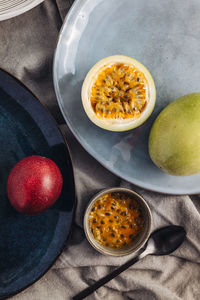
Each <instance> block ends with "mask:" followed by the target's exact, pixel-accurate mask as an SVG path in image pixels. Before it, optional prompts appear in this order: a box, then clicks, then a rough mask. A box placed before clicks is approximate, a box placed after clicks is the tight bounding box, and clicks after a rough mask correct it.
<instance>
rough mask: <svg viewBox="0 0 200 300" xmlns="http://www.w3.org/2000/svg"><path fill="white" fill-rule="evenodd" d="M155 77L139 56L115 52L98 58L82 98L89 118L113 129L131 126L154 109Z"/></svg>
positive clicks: (144, 118)
mask: <svg viewBox="0 0 200 300" xmlns="http://www.w3.org/2000/svg"><path fill="white" fill-rule="evenodd" d="M155 101H156V90H155V84H154V81H153V79H152V77H151V75H150V73H149V71H148V70H147V69H146V68H145V67H144V66H143V65H142V64H141V63H139V62H138V61H137V60H135V59H133V58H130V57H127V56H123V55H114V56H110V57H107V58H105V59H103V60H101V61H99V62H98V63H97V64H96V65H94V67H93V68H92V69H91V70H90V71H89V72H88V74H87V76H86V78H85V80H84V83H83V86H82V102H83V107H84V109H85V112H86V114H87V115H88V117H89V119H90V120H91V121H92V122H93V123H95V124H96V125H97V126H99V127H101V128H104V129H107V130H111V131H125V130H130V129H133V128H135V127H138V126H139V125H141V124H142V123H143V122H144V121H145V120H146V119H147V118H148V117H149V116H150V114H151V113H152V111H153V108H154V105H155Z"/></svg>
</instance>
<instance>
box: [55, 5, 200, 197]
mask: <svg viewBox="0 0 200 300" xmlns="http://www.w3.org/2000/svg"><path fill="white" fill-rule="evenodd" d="M83 5H84V3H83V2H82V1H81V0H75V1H74V3H73V4H72V6H71V8H70V9H69V11H68V13H67V15H66V16H65V18H64V21H63V24H62V26H61V29H60V32H59V35H58V38H57V41H56V47H55V51H54V56H53V84H54V90H55V94H56V98H57V102H58V106H59V108H60V110H61V113H62V115H63V117H64V119H65V122H66V124H67V126H68V127H69V128H70V130H71V132H72V133H73V135H74V137H75V138H76V140H77V141H78V142H79V143H80V145H81V146H82V147H83V148H84V150H85V151H86V152H87V153H88V154H89V155H91V156H92V157H93V158H94V159H95V160H96V161H97V162H99V163H100V164H101V165H102V166H103V167H104V168H106V169H107V170H109V171H110V172H111V173H113V174H114V175H115V176H117V177H119V178H121V179H122V180H125V181H127V182H129V183H130V184H132V185H135V186H136V187H139V188H141V189H145V190H147V191H150V192H154V193H157V194H163V195H172V196H187V195H199V194H200V190H199V192H188V193H187V192H186V193H182V192H173V191H167V190H166V191H163V190H154V189H151V188H149V187H146V186H142V185H140V184H139V183H133V182H131V181H130V179H129V178H126V176H124V177H122V176H121V175H120V174H118V172H117V171H115V170H114V169H112V168H111V167H109V166H106V164H105V163H104V162H102V161H101V160H100V159H99V158H98V157H97V156H96V154H95V151H93V149H90V150H88V149H87V148H86V146H85V145H84V143H83V142H82V139H81V137H80V136H79V135H78V134H77V133H76V132H75V130H74V128H73V126H72V125H71V123H70V121H69V119H68V118H67V116H66V115H65V112H64V109H63V106H62V99H61V97H60V93H59V86H58V80H57V73H56V61H58V48H59V44H60V42H61V39H62V35H63V31H64V29H65V28H66V27H67V25H70V24H71V23H72V22H71V20H73V17H74V12H76V9H77V10H78V9H79V8H80V7H82V6H83ZM68 27H69V26H68Z"/></svg>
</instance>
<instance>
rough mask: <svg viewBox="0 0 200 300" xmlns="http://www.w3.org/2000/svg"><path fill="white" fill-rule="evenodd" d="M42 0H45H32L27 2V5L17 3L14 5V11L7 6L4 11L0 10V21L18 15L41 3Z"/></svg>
mask: <svg viewBox="0 0 200 300" xmlns="http://www.w3.org/2000/svg"><path fill="white" fill-rule="evenodd" d="M43 1H45V0H33V1H32V2H29V3H27V5H25V6H21V5H20V4H19V5H17V6H16V9H15V11H13V10H12V9H9V8H8V9H7V10H5V11H4V12H2V13H1V12H0V21H5V20H8V19H11V18H14V17H16V16H19V15H21V14H23V13H25V12H27V11H29V10H30V9H32V8H34V7H36V6H37V5H39V4H40V3H42V2H43ZM20 6H21V7H20Z"/></svg>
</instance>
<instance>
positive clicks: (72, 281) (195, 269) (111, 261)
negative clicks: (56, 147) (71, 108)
mask: <svg viewBox="0 0 200 300" xmlns="http://www.w3.org/2000/svg"><path fill="white" fill-rule="evenodd" d="M83 1H84V0H83ZM121 1H123V0H121ZM71 2H72V1H69V0H46V1H45V2H44V3H42V4H41V5H39V6H38V7H36V8H34V9H32V10H31V11H29V12H27V13H25V14H23V15H21V16H18V17H16V18H13V19H11V20H7V21H3V22H0V67H2V68H4V69H6V70H7V71H9V72H11V73H12V74H13V75H15V76H16V77H17V78H19V79H21V80H22V81H23V82H24V83H25V84H26V85H27V86H28V87H29V88H30V89H31V90H32V91H33V92H34V93H35V94H36V95H37V96H38V97H39V98H40V100H41V101H42V102H43V103H44V104H45V105H46V106H47V107H48V108H49V110H50V111H51V113H52V114H53V116H54V117H55V118H56V120H57V121H58V122H59V124H60V126H61V129H62V130H63V132H64V133H65V134H66V137H67V140H68V143H69V146H70V149H71V152H72V158H73V163H74V170H75V181H76V189H77V199H78V205H77V210H76V217H75V223H74V225H73V233H72V236H71V239H70V240H69V243H68V246H67V247H66V248H65V249H64V251H63V253H62V254H61V256H60V257H59V259H58V260H57V261H56V263H55V264H54V265H53V267H52V268H51V269H50V270H49V271H48V272H47V273H46V274H45V275H44V276H43V277H42V278H41V279H40V280H38V281H37V282H36V283H34V284H33V285H32V286H30V287H29V288H27V289H26V290H25V291H23V292H21V293H20V294H18V295H16V296H14V297H13V300H19V299H20V300H45V299H48V300H64V299H70V298H71V297H72V296H73V295H75V294H76V293H78V292H79V291H81V290H82V289H84V288H85V287H87V285H88V284H91V283H92V282H93V281H94V280H98V279H99V278H100V277H101V276H104V275H105V274H107V273H108V272H110V271H111V270H113V268H114V267H115V266H118V265H120V264H122V263H123V262H125V261H126V259H127V258H126V257H123V258H115V257H108V256H104V255H101V254H99V253H98V252H96V251H95V250H94V249H93V248H92V247H91V246H90V245H89V243H88V242H87V240H86V238H85V236H84V232H83V213H84V209H85V207H86V205H87V203H88V201H89V199H90V197H91V196H92V195H94V194H95V193H96V192H97V191H99V190H101V189H103V188H106V187H112V186H126V187H129V188H132V189H134V190H136V191H138V192H139V193H140V194H141V195H142V196H144V197H145V199H146V200H147V202H148V204H149V205H150V208H151V210H152V214H153V220H154V222H153V229H155V228H158V227H160V226H164V225H169V224H178V225H183V226H184V227H185V228H186V231H187V240H186V241H185V242H184V244H183V246H182V247H181V248H180V249H178V250H177V251H176V252H174V253H173V254H172V255H170V256H163V257H154V256H148V257H146V258H145V259H144V260H143V261H140V262H138V263H137V264H135V265H134V266H132V267H131V268H130V269H128V270H127V271H125V272H124V273H122V274H121V275H120V276H118V277H117V278H115V279H114V280H112V281H110V282H109V283H108V284H106V285H105V286H104V287H102V288H100V289H99V290H97V291H96V292H95V293H94V294H92V295H91V296H90V297H88V299H94V300H95V299H106V300H112V299H114V300H123V299H134V300H158V299H159V300H161V299H162V300H180V299H185V300H199V299H200V285H199V282H200V201H199V197H198V196H192V197H189V196H178V197H176V196H167V195H161V194H156V193H152V192H148V191H145V190H142V189H139V188H136V187H135V186H133V185H130V184H128V183H127V182H125V181H123V180H121V179H119V178H117V177H116V176H114V175H112V174H111V173H110V172H109V171H107V170H106V169H104V168H103V167H102V166H101V165H100V164H99V163H97V162H96V161H95V160H94V159H93V158H92V157H90V156H89V155H88V154H87V153H86V152H85V151H84V150H83V148H82V147H81V146H80V145H79V143H78V142H77V141H76V140H75V138H74V137H73V136H72V134H71V133H70V132H69V130H68V128H67V126H66V125H65V124H64V121H63V118H62V116H61V114H60V112H59V108H58V105H57V101H56V97H55V93H54V89H53V82H52V59H53V53H54V50H55V47H56V41H57V37H58V34H59V30H60V27H61V25H62V22H63V20H64V17H65V15H66V14H67V11H68V9H69V7H70V5H71V4H72V3H71Z"/></svg>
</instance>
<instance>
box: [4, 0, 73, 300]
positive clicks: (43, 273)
mask: <svg viewBox="0 0 200 300" xmlns="http://www.w3.org/2000/svg"><path fill="white" fill-rule="evenodd" d="M42 1H43V0H42ZM0 71H3V72H5V73H6V74H8V75H9V76H10V77H12V79H14V80H16V81H17V82H18V83H19V84H20V85H21V86H22V87H23V88H25V89H26V90H27V91H28V92H30V94H32V96H33V97H34V98H35V100H36V101H38V102H39V103H40V104H41V106H42V107H43V108H44V109H45V111H46V112H47V114H48V115H49V117H50V118H51V120H52V121H53V122H54V124H55V125H56V127H57V129H58V131H59V132H60V134H61V136H62V138H63V142H64V145H65V148H66V150H67V151H68V154H69V158H70V165H71V170H72V180H73V186H74V195H73V198H74V204H73V208H72V221H71V225H70V228H69V234H68V235H67V238H66V240H65V242H64V243H63V246H62V247H61V249H60V252H59V253H58V255H56V257H55V259H54V260H53V262H52V263H51V264H50V265H49V266H48V268H47V269H45V271H44V272H42V273H41V274H40V275H39V276H38V277H37V278H36V279H35V280H34V281H32V282H31V283H29V284H27V285H25V286H24V287H23V288H20V289H17V290H16V291H15V292H13V293H9V294H5V295H2V296H1V295H0V299H7V297H12V296H14V295H17V294H19V293H20V292H22V291H24V290H26V289H27V288H28V287H30V286H32V285H33V284H34V283H36V282H37V281H38V280H40V279H41V278H42V277H43V276H44V275H45V274H46V273H47V272H48V271H49V270H50V269H51V267H52V266H53V265H54V263H55V262H56V261H57V259H58V258H59V257H60V255H61V254H62V253H63V251H64V249H65V247H66V245H67V244H68V241H69V239H70V237H71V234H72V230H73V224H74V220H75V214H76V208H77V189H76V184H75V172H74V165H73V160H72V155H71V151H70V149H69V145H68V143H67V139H66V137H65V135H64V133H63V132H62V131H61V129H60V128H59V125H58V123H57V121H56V119H55V118H54V117H53V115H52V114H51V113H50V111H49V109H48V108H47V106H46V105H45V104H43V103H42V102H41V101H40V99H39V98H38V97H37V96H36V95H35V94H34V93H33V92H32V90H31V89H30V88H29V87H27V86H26V85H25V84H24V83H23V82H22V81H21V80H20V79H18V78H17V77H16V76H14V75H13V74H12V73H10V72H9V71H7V70H5V69H4V68H1V67H0Z"/></svg>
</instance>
